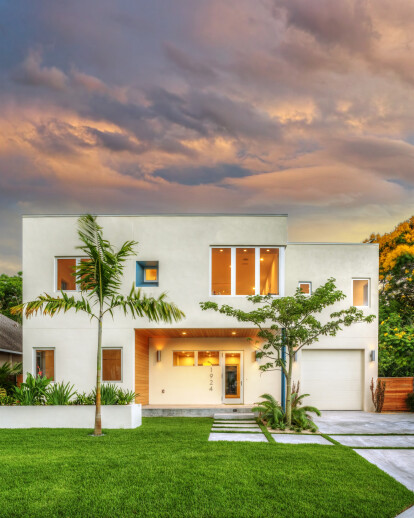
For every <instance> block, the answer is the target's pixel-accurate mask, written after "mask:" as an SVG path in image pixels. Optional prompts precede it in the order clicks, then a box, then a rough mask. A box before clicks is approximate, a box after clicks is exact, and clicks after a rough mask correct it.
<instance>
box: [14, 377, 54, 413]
mask: <svg viewBox="0 0 414 518" xmlns="http://www.w3.org/2000/svg"><path fill="white" fill-rule="evenodd" d="M51 381H52V380H51V379H49V378H46V377H45V376H39V377H37V378H35V377H34V376H32V375H31V374H30V373H29V372H28V373H27V377H26V381H25V382H23V383H22V384H21V385H20V387H14V395H15V398H16V403H17V404H19V405H44V404H45V403H46V397H47V387H48V386H49V384H50V382H51Z"/></svg>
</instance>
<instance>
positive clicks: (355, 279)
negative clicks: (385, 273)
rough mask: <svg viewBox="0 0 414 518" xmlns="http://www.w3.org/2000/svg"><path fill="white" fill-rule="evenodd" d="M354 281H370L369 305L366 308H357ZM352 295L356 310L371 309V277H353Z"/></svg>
mask: <svg viewBox="0 0 414 518" xmlns="http://www.w3.org/2000/svg"><path fill="white" fill-rule="evenodd" d="M354 281H368V304H367V305H366V306H355V304H354ZM351 293H352V306H353V307H355V308H359V309H362V308H370V307H371V278H370V277H352V279H351Z"/></svg>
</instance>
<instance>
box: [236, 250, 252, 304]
mask: <svg viewBox="0 0 414 518" xmlns="http://www.w3.org/2000/svg"><path fill="white" fill-rule="evenodd" d="M255 263H256V252H255V249H254V248H236V295H254V294H255V293H256V286H255V273H256V266H255Z"/></svg>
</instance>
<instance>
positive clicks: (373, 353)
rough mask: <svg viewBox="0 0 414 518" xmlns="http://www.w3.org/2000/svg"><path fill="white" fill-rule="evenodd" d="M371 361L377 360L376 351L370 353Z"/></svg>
mask: <svg viewBox="0 0 414 518" xmlns="http://www.w3.org/2000/svg"><path fill="white" fill-rule="evenodd" d="M369 361H371V362H375V351H371V352H370V353H369Z"/></svg>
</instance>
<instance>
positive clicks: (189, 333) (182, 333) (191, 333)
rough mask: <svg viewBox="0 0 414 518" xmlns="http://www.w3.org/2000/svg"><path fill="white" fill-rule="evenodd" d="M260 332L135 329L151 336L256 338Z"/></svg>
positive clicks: (141, 333)
mask: <svg viewBox="0 0 414 518" xmlns="http://www.w3.org/2000/svg"><path fill="white" fill-rule="evenodd" d="M258 332H259V330H258V329H257V328H181V329H180V328H168V329H162V328H157V329H137V330H136V331H135V333H136V334H137V333H139V335H140V336H146V337H149V338H248V337H252V338H255V337H257V333H258Z"/></svg>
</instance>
